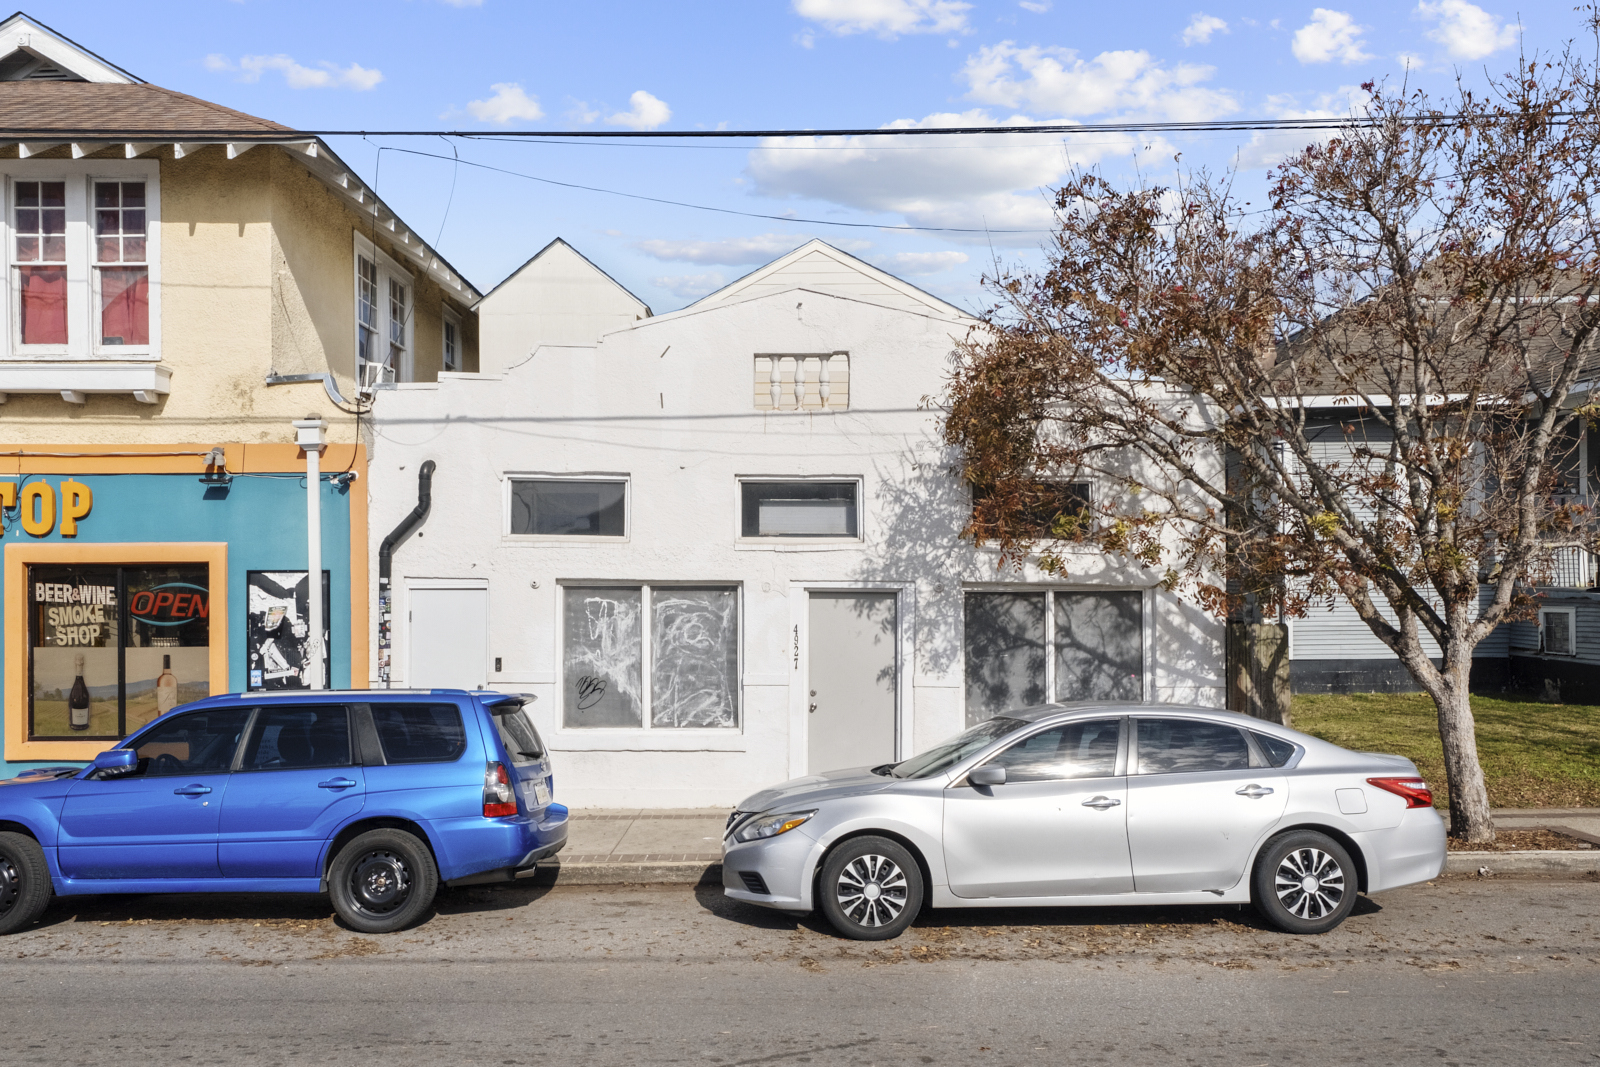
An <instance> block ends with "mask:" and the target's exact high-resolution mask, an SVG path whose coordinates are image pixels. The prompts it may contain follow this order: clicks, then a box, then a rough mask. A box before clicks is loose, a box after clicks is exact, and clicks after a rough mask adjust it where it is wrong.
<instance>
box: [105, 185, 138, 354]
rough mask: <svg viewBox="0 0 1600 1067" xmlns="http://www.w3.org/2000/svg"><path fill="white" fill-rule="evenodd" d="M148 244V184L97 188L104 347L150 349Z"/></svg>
mask: <svg viewBox="0 0 1600 1067" xmlns="http://www.w3.org/2000/svg"><path fill="white" fill-rule="evenodd" d="M147 244H148V242H147V241H146V238H145V204H144V182H95V183H94V253H95V254H94V259H95V289H96V290H97V297H98V299H97V300H96V310H97V312H98V315H99V326H100V343H101V344H102V345H148V344H149V343H150V268H149V266H147Z"/></svg>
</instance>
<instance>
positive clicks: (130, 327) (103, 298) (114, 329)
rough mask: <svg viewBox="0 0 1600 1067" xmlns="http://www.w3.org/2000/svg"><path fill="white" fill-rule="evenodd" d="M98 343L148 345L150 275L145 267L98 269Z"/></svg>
mask: <svg viewBox="0 0 1600 1067" xmlns="http://www.w3.org/2000/svg"><path fill="white" fill-rule="evenodd" d="M100 343H101V344H103V345H147V344H149V343H150V272H149V269H148V268H146V267H123V268H116V269H113V268H109V267H102V268H101V270H100Z"/></svg>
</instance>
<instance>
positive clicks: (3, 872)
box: [0, 831, 54, 934]
mask: <svg viewBox="0 0 1600 1067" xmlns="http://www.w3.org/2000/svg"><path fill="white" fill-rule="evenodd" d="M53 892H54V890H53V888H52V886H51V884H50V866H49V864H48V863H46V862H45V858H44V849H43V848H40V847H39V842H37V841H35V840H34V839H33V838H31V837H29V836H28V835H27V834H19V833H15V832H11V831H7V832H4V833H0V934H9V933H12V932H14V931H17V930H21V929H23V928H24V927H27V926H32V925H33V923H34V922H35V921H36V920H37V919H38V918H39V916H41V915H43V914H44V909H45V908H47V907H49V905H50V896H51V893H53Z"/></svg>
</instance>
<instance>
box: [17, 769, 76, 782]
mask: <svg viewBox="0 0 1600 1067" xmlns="http://www.w3.org/2000/svg"><path fill="white" fill-rule="evenodd" d="M82 769H83V768H82V767H32V768H30V769H28V770H25V771H23V772H22V773H21V774H19V775H17V776H16V777H15V778H0V785H39V784H40V783H41V782H54V781H56V780H58V779H61V778H67V777H70V776H71V775H74V774H77V773H78V772H79V771H80V770H82Z"/></svg>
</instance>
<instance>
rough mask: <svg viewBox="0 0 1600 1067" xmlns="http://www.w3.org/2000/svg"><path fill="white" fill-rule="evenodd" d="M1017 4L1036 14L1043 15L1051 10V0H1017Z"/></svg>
mask: <svg viewBox="0 0 1600 1067" xmlns="http://www.w3.org/2000/svg"><path fill="white" fill-rule="evenodd" d="M1017 6H1018V7H1020V8H1022V10H1024V11H1032V12H1033V13H1034V14H1035V15H1042V14H1044V13H1045V12H1046V11H1049V10H1050V0H1039V2H1035V0H1017Z"/></svg>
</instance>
